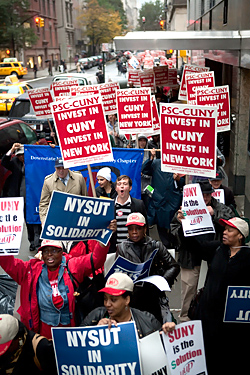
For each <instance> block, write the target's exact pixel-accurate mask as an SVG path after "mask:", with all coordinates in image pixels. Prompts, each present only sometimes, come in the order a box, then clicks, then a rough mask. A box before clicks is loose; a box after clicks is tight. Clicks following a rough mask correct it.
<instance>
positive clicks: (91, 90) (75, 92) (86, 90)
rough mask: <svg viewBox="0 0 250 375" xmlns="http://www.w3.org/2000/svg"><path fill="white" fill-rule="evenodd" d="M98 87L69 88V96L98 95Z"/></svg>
mask: <svg viewBox="0 0 250 375" xmlns="http://www.w3.org/2000/svg"><path fill="white" fill-rule="evenodd" d="M99 89H100V85H88V86H71V87H70V96H79V95H88V94H99Z"/></svg>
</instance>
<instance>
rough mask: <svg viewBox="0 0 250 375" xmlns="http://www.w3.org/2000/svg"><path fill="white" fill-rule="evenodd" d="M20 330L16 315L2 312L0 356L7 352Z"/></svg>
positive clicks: (0, 320)
mask: <svg viewBox="0 0 250 375" xmlns="http://www.w3.org/2000/svg"><path fill="white" fill-rule="evenodd" d="M18 330H19V323H18V320H17V319H16V318H14V316H12V315H9V314H0V356H1V355H3V354H4V353H6V352H7V350H8V349H9V347H10V344H11V343H12V340H13V339H14V338H15V337H16V335H17V332H18Z"/></svg>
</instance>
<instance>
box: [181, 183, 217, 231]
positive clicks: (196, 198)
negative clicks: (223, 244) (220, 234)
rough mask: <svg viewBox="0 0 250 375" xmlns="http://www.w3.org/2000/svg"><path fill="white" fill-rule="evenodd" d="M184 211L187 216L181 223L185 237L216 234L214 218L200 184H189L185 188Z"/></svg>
mask: <svg viewBox="0 0 250 375" xmlns="http://www.w3.org/2000/svg"><path fill="white" fill-rule="evenodd" d="M182 211H183V215H184V216H185V219H183V220H182V221H181V223H182V229H183V233H184V236H185V237H189V236H196V235H198V234H206V233H214V225H213V222H212V218H211V215H210V213H209V211H208V209H207V206H206V204H205V202H204V199H203V196H202V192H201V188H200V185H199V184H188V185H185V186H184V187H183V198H182Z"/></svg>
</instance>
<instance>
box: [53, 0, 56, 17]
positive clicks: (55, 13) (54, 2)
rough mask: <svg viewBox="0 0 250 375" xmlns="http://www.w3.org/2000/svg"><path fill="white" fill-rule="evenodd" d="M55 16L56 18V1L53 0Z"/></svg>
mask: <svg viewBox="0 0 250 375" xmlns="http://www.w3.org/2000/svg"><path fill="white" fill-rule="evenodd" d="M53 17H54V18H56V2H55V0H53Z"/></svg>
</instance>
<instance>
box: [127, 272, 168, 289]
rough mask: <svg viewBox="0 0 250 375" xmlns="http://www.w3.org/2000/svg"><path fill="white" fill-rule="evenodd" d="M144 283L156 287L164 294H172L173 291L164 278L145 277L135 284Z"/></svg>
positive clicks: (156, 276)
mask: <svg viewBox="0 0 250 375" xmlns="http://www.w3.org/2000/svg"><path fill="white" fill-rule="evenodd" d="M142 281H143V282H147V283H151V284H153V285H155V286H156V287H157V288H158V289H160V290H161V291H162V292H171V289H170V286H169V284H168V282H167V280H166V279H165V278H164V277H162V276H159V275H152V276H148V277H144V278H143V279H140V280H137V281H135V282H134V284H136V283H141V282H142Z"/></svg>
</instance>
